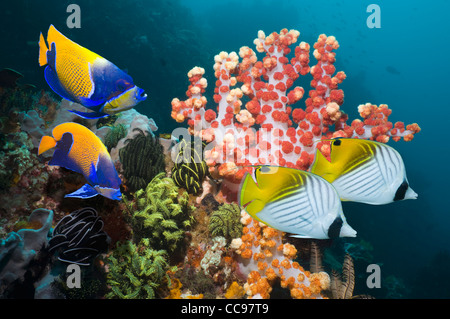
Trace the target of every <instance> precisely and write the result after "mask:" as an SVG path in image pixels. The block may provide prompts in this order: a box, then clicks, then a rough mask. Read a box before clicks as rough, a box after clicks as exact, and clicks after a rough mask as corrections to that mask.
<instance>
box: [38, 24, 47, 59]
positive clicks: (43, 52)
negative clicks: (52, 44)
mask: <svg viewBox="0 0 450 319" xmlns="http://www.w3.org/2000/svg"><path fill="white" fill-rule="evenodd" d="M47 51H48V47H47V44H46V43H45V40H44V36H43V35H42V32H41V35H40V36H39V65H40V66H44V65H46V64H47Z"/></svg>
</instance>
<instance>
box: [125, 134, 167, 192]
mask: <svg viewBox="0 0 450 319" xmlns="http://www.w3.org/2000/svg"><path fill="white" fill-rule="evenodd" d="M135 130H136V131H138V135H136V136H135V137H134V138H133V139H131V140H126V141H125V144H126V146H125V147H124V148H122V149H121V150H120V152H119V156H120V162H121V163H122V168H123V175H124V176H125V178H126V185H127V188H128V190H129V191H131V192H135V191H137V190H139V189H143V188H145V187H146V186H147V184H148V183H149V182H150V181H151V180H152V179H153V177H155V176H156V175H157V174H158V173H160V172H163V171H164V169H165V162H164V154H163V148H162V146H161V144H160V143H159V141H158V138H156V137H153V136H152V135H151V134H147V135H146V134H145V133H144V132H143V131H141V130H140V129H135Z"/></svg>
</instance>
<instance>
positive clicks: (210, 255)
mask: <svg viewBox="0 0 450 319" xmlns="http://www.w3.org/2000/svg"><path fill="white" fill-rule="evenodd" d="M226 243H227V242H226V240H225V237H221V236H217V237H214V238H213V239H212V245H211V247H210V248H209V249H208V250H207V252H206V253H205V255H204V256H203V259H202V260H201V262H200V266H201V268H202V269H203V272H204V273H205V274H209V275H211V274H213V273H214V271H210V268H211V267H212V268H213V269H214V270H215V269H217V268H216V267H217V266H219V264H220V262H221V260H222V254H223V252H224V250H225V245H226Z"/></svg>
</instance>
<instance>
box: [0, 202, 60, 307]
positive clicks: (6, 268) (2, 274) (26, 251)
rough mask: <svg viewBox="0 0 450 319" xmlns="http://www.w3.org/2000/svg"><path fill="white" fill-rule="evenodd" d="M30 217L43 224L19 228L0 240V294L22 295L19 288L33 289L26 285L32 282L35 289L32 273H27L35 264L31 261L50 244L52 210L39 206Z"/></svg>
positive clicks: (30, 219)
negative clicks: (31, 227)
mask: <svg viewBox="0 0 450 319" xmlns="http://www.w3.org/2000/svg"><path fill="white" fill-rule="evenodd" d="M28 221H29V222H30V223H37V224H40V225H41V227H40V228H38V229H20V230H19V231H17V232H12V233H10V234H9V236H8V237H7V238H6V239H4V240H3V239H2V240H0V298H14V297H18V298H20V292H23V291H24V290H30V289H27V288H26V286H30V285H31V288H32V289H31V290H33V287H32V284H33V282H30V281H31V279H30V277H32V275H28V276H25V275H26V273H28V272H29V271H30V269H31V268H32V267H31V265H32V262H33V261H34V260H37V259H38V258H39V254H40V253H41V250H43V249H44V248H45V247H46V246H47V243H48V237H49V233H50V229H51V227H52V221H53V212H52V211H51V210H47V209H36V210H34V211H33V212H32V213H31V214H30V217H29V219H28ZM44 265H45V263H44ZM41 268H43V267H41ZM18 291H19V292H18ZM16 294H19V296H16Z"/></svg>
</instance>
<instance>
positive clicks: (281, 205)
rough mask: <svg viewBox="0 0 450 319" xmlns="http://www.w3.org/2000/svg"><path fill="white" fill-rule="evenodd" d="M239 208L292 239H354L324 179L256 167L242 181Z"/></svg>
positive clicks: (267, 167)
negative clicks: (252, 172)
mask: <svg viewBox="0 0 450 319" xmlns="http://www.w3.org/2000/svg"><path fill="white" fill-rule="evenodd" d="M239 201H240V205H241V206H243V207H244V208H245V210H246V211H247V212H248V213H249V214H250V215H251V216H252V217H253V218H255V219H256V220H258V221H260V222H262V223H264V224H266V225H268V226H270V227H272V228H275V229H278V230H281V231H283V232H286V233H291V234H292V235H291V236H292V237H298V238H316V239H328V238H335V237H355V236H356V231H355V230H354V229H353V228H351V227H350V226H349V225H348V224H347V222H346V219H345V217H344V214H343V212H342V205H341V201H340V200H339V195H338V193H337V192H336V190H335V189H334V187H333V186H332V185H331V184H330V183H328V182H327V181H326V180H324V179H323V178H321V177H319V176H316V175H314V174H311V173H309V172H305V171H301V170H297V169H294V168H287V167H278V166H258V167H257V168H256V169H255V172H254V179H253V178H252V176H251V175H250V174H248V173H247V174H246V176H245V177H244V179H243V181H242V183H241V188H240V193H239Z"/></svg>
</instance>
